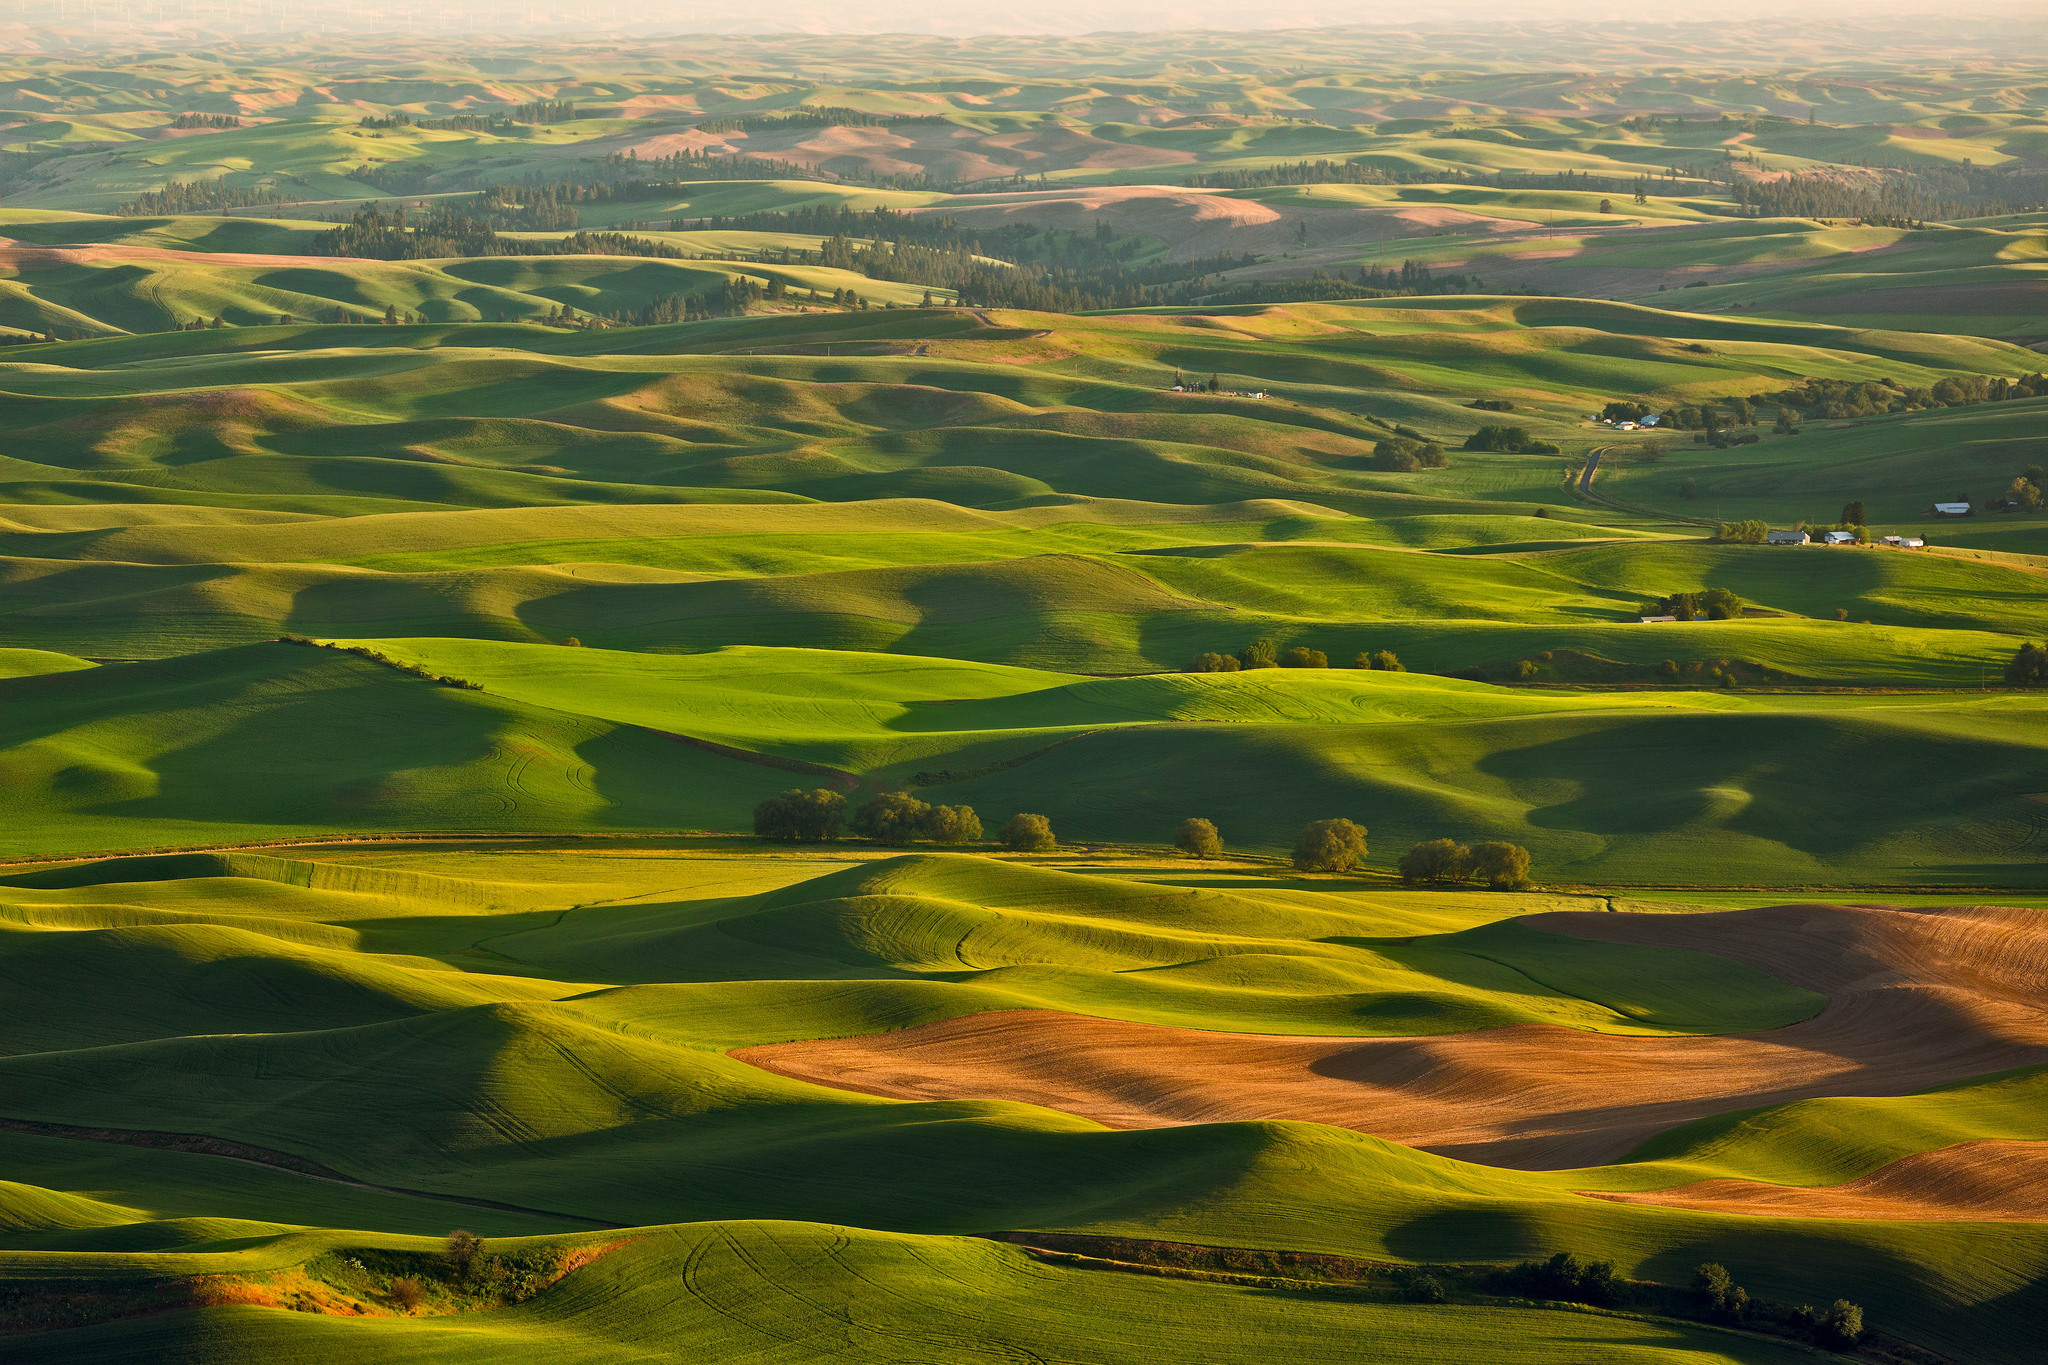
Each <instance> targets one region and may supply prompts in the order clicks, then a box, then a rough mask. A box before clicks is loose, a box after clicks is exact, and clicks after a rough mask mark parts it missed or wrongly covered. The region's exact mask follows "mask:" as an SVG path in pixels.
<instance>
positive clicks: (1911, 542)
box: [1884, 536, 1927, 550]
mask: <svg viewBox="0 0 2048 1365" xmlns="http://www.w3.org/2000/svg"><path fill="white" fill-rule="evenodd" d="M1884 543H1885V544H1887V545H1890V546H1893V547H1894V548H1896V549H1900V550H1918V549H1921V548H1922V547H1924V546H1925V545H1926V544H1927V542H1926V541H1924V540H1922V539H1920V537H1918V536H1886V537H1885V538H1884Z"/></svg>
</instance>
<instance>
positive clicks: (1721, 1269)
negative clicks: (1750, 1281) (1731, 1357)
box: [1692, 1261, 1749, 1322]
mask: <svg viewBox="0 0 2048 1365" xmlns="http://www.w3.org/2000/svg"><path fill="white" fill-rule="evenodd" d="M1692 1292H1693V1293H1695V1294H1697V1295H1698V1296H1699V1300H1700V1308H1701V1310H1702V1311H1703V1312H1705V1313H1706V1315H1707V1316H1708V1317H1710V1318H1713V1319H1715V1320H1717V1321H1720V1322H1741V1321H1742V1320H1743V1319H1744V1318H1745V1317H1748V1316H1749V1291H1747V1290H1745V1289H1744V1288H1743V1287H1742V1286H1741V1285H1739V1284H1737V1283H1735V1277H1734V1276H1732V1275H1730V1274H1729V1273H1728V1267H1726V1266H1724V1265H1722V1264H1720V1263H1719V1262H1716V1261H1708V1262H1707V1263H1706V1264H1705V1265H1703V1266H1701V1267H1700V1268H1699V1269H1697V1270H1695V1271H1693V1273H1692Z"/></svg>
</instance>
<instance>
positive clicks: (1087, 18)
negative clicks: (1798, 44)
mask: <svg viewBox="0 0 2048 1365" xmlns="http://www.w3.org/2000/svg"><path fill="white" fill-rule="evenodd" d="M2042 13H2043V5H2042V4H2041V3H2040V2H2039V0H1987V2H1985V3H1973V4H1972V5H1971V7H1970V15H1971V22H1970V24H1968V25H1967V26H1964V28H1963V31H1961V32H1958V31H1957V28H1956V25H1955V23H1954V11H1953V8H1952V7H1951V6H1946V5H1943V4H1940V3H1937V2H1931V0H1862V2H1857V3H1852V2H1851V0H1700V3H1697V4H1687V5H1685V6H1683V7H1671V6H1658V5H1645V4H1643V3H1641V0H1412V2H1411V0H1402V2H1401V3H1384V2H1382V0H1368V2H1366V3H1357V2H1356V0H1263V2H1262V3H1258V4H1252V5H1246V4H1243V3H1241V0H1117V2H1116V3H1096V2H1092V0H1037V3H1033V4H1029V5H963V4H960V3H957V0H683V2H680V3H679V2H678V0H605V3H601V4H590V3H566V2H565V0H402V2H400V3H393V2H392V0H11V3H0V48H4V47H5V46H7V45H8V44H7V43H6V40H5V37H4V34H5V32H6V30H8V29H11V28H13V27H14V26H15V25H17V24H18V25H25V26H27V27H30V28H36V27H51V28H57V29H61V30H64V31H68V32H70V33H73V34H77V35H80V36H83V35H86V34H90V33H93V32H95V31H97V32H99V33H101V34H102V35H104V36H113V35H114V34H116V33H119V32H122V31H127V32H133V31H134V30H136V29H138V28H140V29H143V30H152V29H153V30H155V31H158V32H174V31H188V32H189V31H192V30H194V29H208V30H213V31H216V32H223V31H224V32H237V33H251V34H262V33H270V34H289V33H303V32H306V31H309V30H311V31H319V30H329V31H354V32H379V31H381V32H403V31H407V30H410V31H413V32H459V33H465V34H468V35H471V36H475V37H479V38H489V37H491V36H494V35H502V36H506V37H512V36H517V35H520V34H532V33H536V32H581V33H590V32H592V30H593V26H596V27H598V28H601V29H612V30H618V29H633V30H637V31H640V32H664V33H776V32H781V33H789V32H807V33H887V32H896V33H946V34H962V35H967V34H985V33H1092V32H1130V31H1155V32H1156V31H1161V30H1174V29H1187V28H1206V29H1273V28H1318V27H1327V26H1332V25H1398V26H1413V25H1428V24H1446V23H1449V24H1458V25H1461V26H1462V25H1467V24H1473V23H1481V24H1483V23H1485V22H1488V21H1489V20H1492V21H1498V20H1515V21H1525V22H1526V21H1534V22H1557V21H1560V20H1573V21H1579V22H1587V21H1632V22H1645V21H1647V22H1653V23H1654V22H1658V21H1660V20H1669V21H1672V22H1681V23H1685V24H1698V23H1700V22H1702V21H1713V20H1717V19H1718V20H1722V21H1725V22H1744V21H1758V20H1776V21H1782V20H1786V19H1797V18H1800V17H1812V18H1814V19H1816V20H1821V21H1825V20H1826V19H1829V18H1835V17H1843V18H1848V17H1852V16H1853V17H1854V18H1855V19H1857V20H1860V21H1869V20H1870V19H1872V18H1875V17H1878V16H1886V17H1889V16H1895V15H1901V14H1926V15H1929V16H1930V23H1929V28H1928V33H1929V36H1930V37H1937V36H1938V35H1941V34H1944V33H1953V34H1954V35H1955V36H1956V37H1958V38H1965V37H1967V36H1968V35H1970V34H1976V35H1981V36H1983V37H1985V38H1991V37H1993V36H1995V31H1996V29H1997V27H1998V26H1999V25H2000V23H2001V22H2003V21H2005V20H2008V19H2029V18H2030V19H2032V20H2034V21H2036V22H2038V21H2039V20H2040V18H2041V15H2042ZM1944 14H1946V16H1947V19H1946V21H1945V22H1944V21H1942V20H1941V19H1939V18H1933V17H1932V16H1941V15H1944ZM2030 26H2031V25H2030ZM17 31H18V30H17ZM1312 55H1313V54H1311V53H1304V56H1305V57H1312Z"/></svg>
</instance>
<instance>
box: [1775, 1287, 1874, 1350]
mask: <svg viewBox="0 0 2048 1365" xmlns="http://www.w3.org/2000/svg"><path fill="white" fill-rule="evenodd" d="M1792 1325H1793V1327H1795V1328H1796V1329H1798V1331H1799V1332H1801V1333H1802V1334H1803V1335H1805V1336H1807V1337H1808V1338H1810V1339H1812V1340H1813V1342H1814V1343H1815V1344H1817V1345H1820V1346H1825V1347H1827V1348H1828V1349H1829V1350H1831V1351H1848V1350H1853V1349H1854V1348H1855V1346H1856V1343H1857V1342H1859V1341H1861V1340H1863V1309H1862V1308H1861V1307H1859V1306H1858V1305H1856V1304H1853V1303H1851V1302H1849V1301H1848V1300H1847V1299H1836V1300H1835V1301H1834V1302H1833V1303H1832V1304H1830V1305H1828V1306H1827V1307H1826V1308H1821V1309H1817V1308H1813V1307H1811V1306H1801V1307H1799V1308H1795V1309H1793V1310H1792Z"/></svg>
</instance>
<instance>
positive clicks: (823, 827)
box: [754, 787, 1055, 853]
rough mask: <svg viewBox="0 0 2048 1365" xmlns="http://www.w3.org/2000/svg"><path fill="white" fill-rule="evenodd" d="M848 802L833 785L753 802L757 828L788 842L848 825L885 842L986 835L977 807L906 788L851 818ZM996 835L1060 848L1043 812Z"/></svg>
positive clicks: (1040, 848)
mask: <svg viewBox="0 0 2048 1365" xmlns="http://www.w3.org/2000/svg"><path fill="white" fill-rule="evenodd" d="M846 806H847V802H846V797H845V796H843V795H841V794H840V793H839V792H836V791H833V790H831V789H830V788H828V787H816V788H813V789H812V790H810V791H804V790H802V789H801V788H796V787H792V788H790V789H789V790H788V791H785V792H779V793H777V794H776V795H774V796H771V797H769V798H768V799H767V800H766V801H763V802H762V803H761V804H760V805H758V806H756V807H754V833H755V834H757V835H759V836H760V837H761V838H763V839H775V840H778V841H780V842H782V843H788V844H821V843H829V842H830V841H832V840H834V839H837V838H838V837H839V835H840V832H841V829H842V828H843V827H850V828H851V830H852V832H853V833H854V834H857V835H859V836H861V837H862V838H866V839H873V840H875V841H876V842H877V843H884V844H906V843H912V842H915V841H920V840H922V841H927V842H930V843H935V844H971V843H979V842H980V841H981V839H982V838H983V831H982V825H981V817H980V816H978V815H976V814H975V813H974V807H972V806H936V805H931V804H929V803H927V802H924V801H920V800H918V799H917V798H916V797H914V796H911V795H910V794H909V793H907V792H883V793H882V794H881V795H879V796H877V797H875V798H874V799H873V800H871V801H868V802H866V803H864V804H863V805H862V806H861V807H860V808H859V809H858V810H856V811H854V813H853V818H852V820H851V821H849V820H848V819H847V815H846ZM996 839H997V841H998V842H1000V843H1001V844H1002V845H1003V847H1005V848H1007V849H1010V850H1012V851H1014V852H1020V853H1040V852H1044V851H1046V850H1048V849H1051V848H1053V847H1055V840H1054V839H1053V833H1052V822H1051V821H1050V820H1048V819H1046V818H1045V817H1044V816H1043V815H1030V814H1020V815H1013V816H1011V817H1010V820H1009V822H1008V823H1007V824H1005V825H1004V826H1003V827H1002V829H1001V830H1000V831H999V832H998V833H997V835H996Z"/></svg>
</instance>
